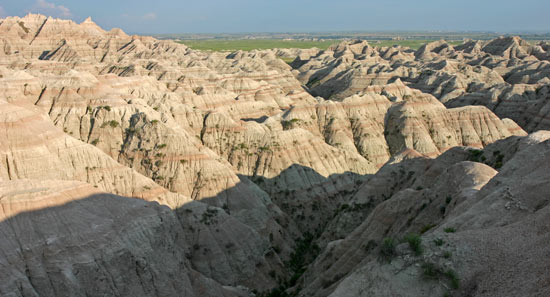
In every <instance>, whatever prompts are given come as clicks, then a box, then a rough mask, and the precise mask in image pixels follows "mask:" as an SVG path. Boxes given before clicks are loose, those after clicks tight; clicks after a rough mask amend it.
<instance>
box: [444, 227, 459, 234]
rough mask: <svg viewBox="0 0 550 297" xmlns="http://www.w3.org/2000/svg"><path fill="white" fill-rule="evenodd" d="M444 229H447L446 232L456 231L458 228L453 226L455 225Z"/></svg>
mask: <svg viewBox="0 0 550 297" xmlns="http://www.w3.org/2000/svg"><path fill="white" fill-rule="evenodd" d="M443 231H445V233H455V232H456V229H455V228H453V227H448V228H445V229H443Z"/></svg>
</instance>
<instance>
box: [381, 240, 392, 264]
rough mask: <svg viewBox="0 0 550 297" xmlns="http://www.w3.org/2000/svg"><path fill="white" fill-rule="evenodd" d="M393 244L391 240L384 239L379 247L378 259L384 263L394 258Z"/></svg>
mask: <svg viewBox="0 0 550 297" xmlns="http://www.w3.org/2000/svg"><path fill="white" fill-rule="evenodd" d="M395 254H396V253H395V242H394V240H393V239H391V238H389V237H386V238H384V240H382V244H381V245H380V257H381V258H382V259H384V260H386V261H390V262H391V259H392V258H393V257H394V256H395Z"/></svg>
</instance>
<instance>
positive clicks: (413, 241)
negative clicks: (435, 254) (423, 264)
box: [405, 233, 423, 256]
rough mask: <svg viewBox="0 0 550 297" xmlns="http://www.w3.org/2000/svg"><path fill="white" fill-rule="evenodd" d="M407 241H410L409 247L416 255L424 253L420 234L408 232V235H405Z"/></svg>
mask: <svg viewBox="0 0 550 297" xmlns="http://www.w3.org/2000/svg"><path fill="white" fill-rule="evenodd" d="M405 241H406V242H408V243H409V247H410V248H411V250H412V251H413V252H414V253H415V255H417V256H419V255H422V252H423V249H422V238H420V235H418V234H415V233H410V234H407V236H405Z"/></svg>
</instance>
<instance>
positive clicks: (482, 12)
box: [0, 0, 550, 34]
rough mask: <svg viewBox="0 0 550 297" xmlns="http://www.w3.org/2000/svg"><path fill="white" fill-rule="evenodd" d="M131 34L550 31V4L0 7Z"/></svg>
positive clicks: (238, 2) (48, 0)
mask: <svg viewBox="0 0 550 297" xmlns="http://www.w3.org/2000/svg"><path fill="white" fill-rule="evenodd" d="M27 12H39V13H43V14H47V15H51V16H55V17H63V18H71V19H73V20H75V21H78V22H80V21H82V20H84V19H85V18H86V17H88V16H91V17H92V18H93V19H94V21H96V23H98V24H99V25H100V26H102V27H103V28H106V29H110V28H112V27H118V28H122V29H123V30H125V31H127V32H130V33H149V34H150V33H198V32H203V33H219V32H308V31H317V32H318V31H345V30H358V31H380V30H445V31H449V30H484V31H485V30H487V31H498V32H510V31H515V32H517V31H546V32H548V31H550V17H549V12H550V0H522V1H517V0H452V1H451V0H374V1H371V0H331V1H328V0H293V1H292V0H278V1H268V0H231V1H222V0H195V1H188V0H184V1H178V0H94V1H88V0H0V16H7V15H19V16H23V15H25V14H26V13H27Z"/></svg>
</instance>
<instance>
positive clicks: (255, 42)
mask: <svg viewBox="0 0 550 297" xmlns="http://www.w3.org/2000/svg"><path fill="white" fill-rule="evenodd" d="M340 41H341V40H334V39H331V40H320V41H303V40H282V39H235V40H220V39H207V40H182V41H180V43H183V44H185V45H187V46H188V47H190V48H192V49H196V50H206V51H236V50H243V51H250V50H254V49H257V50H263V49H273V48H313V47H316V48H319V49H322V50H324V49H327V48H328V47H329V46H330V45H332V44H335V43H339V42H340ZM432 41H433V40H368V42H369V44H371V45H372V46H379V47H383V46H393V45H401V46H406V47H410V48H412V49H418V48H419V47H421V46H422V45H423V44H425V43H428V42H432ZM461 43H462V41H449V44H451V45H457V44H461Z"/></svg>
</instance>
